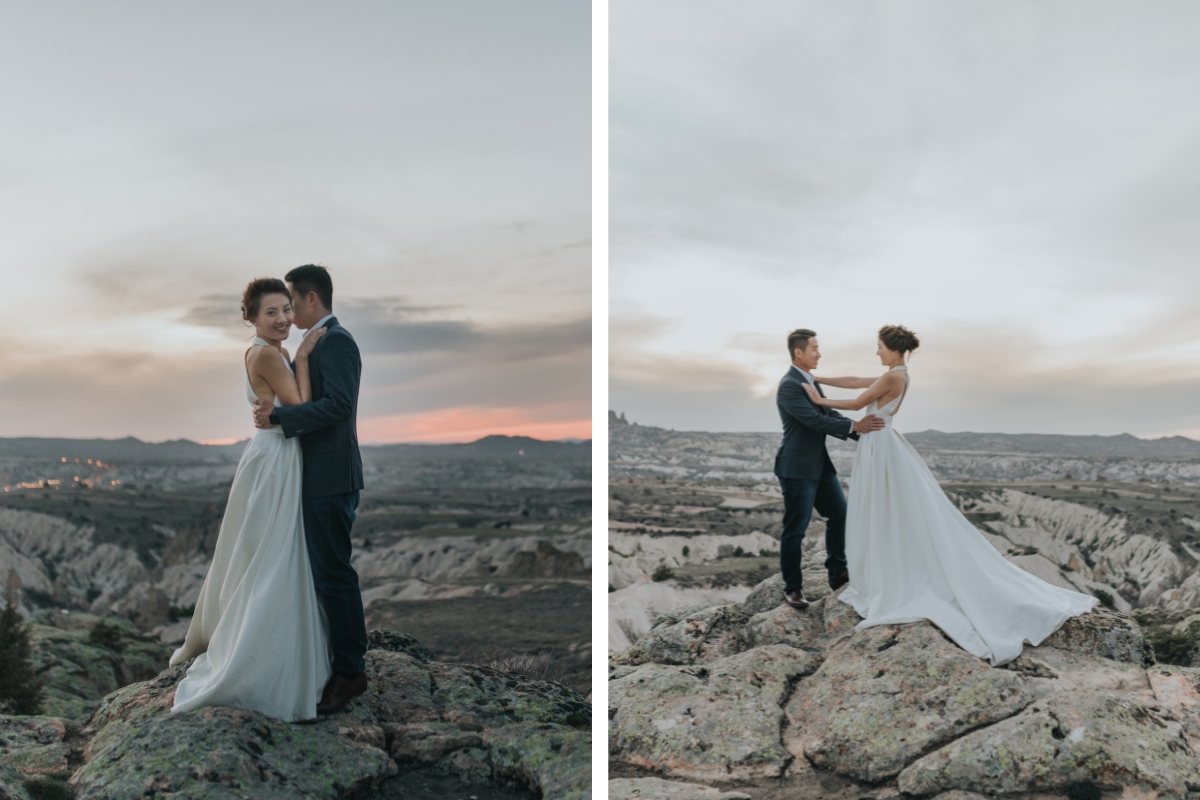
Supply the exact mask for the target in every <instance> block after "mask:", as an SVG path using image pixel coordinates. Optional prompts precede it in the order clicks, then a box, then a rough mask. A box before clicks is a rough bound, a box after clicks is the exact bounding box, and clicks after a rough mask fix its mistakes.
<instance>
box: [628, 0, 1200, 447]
mask: <svg viewBox="0 0 1200 800" xmlns="http://www.w3.org/2000/svg"><path fill="white" fill-rule="evenodd" d="M1197 23H1200V8H1197V7H1196V6H1194V5H1191V4H1187V3H1182V2H1164V3H1161V4H1159V5H1157V6H1156V7H1155V13H1154V14H1144V13H1138V12H1136V11H1135V10H1133V9H1131V8H1129V7H1127V6H1121V5H1118V4H1111V3H1101V4H1092V5H1088V6H1083V5H1071V4H1067V5H1046V4H1043V3H1036V2H1011V3H1005V4H992V5H989V6H987V7H985V8H972V9H966V8H964V7H963V6H962V5H961V4H956V3H953V2H941V1H940V0H926V1H923V2H917V3H914V4H908V5H906V6H905V7H903V8H900V7H898V6H891V5H887V4H875V5H870V4H868V5H862V4H858V5H855V4H840V5H839V4H829V3H821V2H807V1H805V0H801V1H800V2H792V1H791V0H787V1H783V0H780V1H779V2H761V3H756V4H753V5H749V6H745V5H743V6H732V5H728V4H721V3H713V2H706V1H705V0H701V2H699V3H692V2H674V1H673V0H666V2H662V3H655V4H653V5H651V6H647V5H646V4H639V3H633V2H629V0H622V2H618V3H614V5H613V8H612V11H611V25H612V33H611V38H610V42H611V46H612V55H611V73H612V76H611V79H610V81H611V82H610V91H611V93H612V98H613V99H612V105H611V112H610V113H611V126H610V141H611V146H612V155H611V163H610V166H611V170H612V180H611V189H610V196H611V204H612V212H611V217H610V218H611V225H612V230H611V235H610V241H611V244H610V247H611V262H612V267H611V273H610V302H611V308H612V313H613V315H614V322H613V328H614V338H613V340H612V346H611V348H610V360H611V363H612V367H611V369H612V374H613V376H614V390H613V395H614V400H613V403H614V405H620V406H622V408H620V409H618V410H625V411H627V412H629V415H630V418H632V419H638V420H639V421H641V422H645V423H654V424H664V425H668V426H673V427H682V426H684V425H694V426H697V427H702V428H706V429H711V430H773V429H776V428H777V426H778V421H777V415H776V413H775V409H774V407H773V403H771V402H770V400H769V398H770V396H771V395H772V394H773V384H774V381H775V380H777V377H778V375H780V374H782V372H783V370H784V369H785V368H786V366H787V359H786V356H785V355H784V349H783V337H784V335H785V334H786V332H787V331H788V330H790V329H792V328H795V327H797V326H800V325H805V326H808V327H812V328H814V329H816V330H817V331H818V332H819V333H820V334H821V337H820V338H821V345H822V350H823V351H824V352H825V353H826V359H825V362H824V363H823V369H824V368H826V367H827V368H828V369H832V370H833V371H834V372H845V371H852V372H855V373H857V374H873V373H874V371H877V370H878V369H879V366H878V363H877V362H876V361H875V360H874V358H873V353H874V349H875V342H874V333H875V331H876V330H877V329H878V328H879V326H880V325H882V324H885V323H902V324H905V325H907V326H909V327H911V328H914V329H915V330H917V331H918V333H920V334H921V336H922V340H923V346H922V348H921V350H920V352H919V353H918V354H917V356H916V357H915V360H914V362H913V369H914V380H915V383H914V397H913V398H912V399H911V401H906V405H905V410H904V417H905V420H904V421H903V422H902V423H901V427H902V428H903V427H904V425H914V426H916V427H917V428H920V427H937V428H942V429H958V430H999V431H1013V432H1016V431H1036V432H1047V433H1050V432H1070V433H1117V432H1121V431H1129V432H1132V433H1138V434H1146V435H1150V434H1159V433H1164V432H1170V431H1172V430H1195V429H1196V427H1197V424H1198V422H1200V420H1197V418H1196V416H1195V414H1193V412H1192V411H1191V410H1190V408H1191V407H1190V406H1189V403H1191V402H1192V398H1193V397H1194V396H1195V390H1196V389H1197V388H1200V387H1198V384H1197V368H1196V367H1195V365H1196V364H1200V302H1194V301H1193V300H1191V298H1196V297H1200V272H1197V271H1196V270H1195V269H1194V264H1193V263H1192V262H1193V261H1194V260H1195V259H1194V254H1195V253H1196V252H1197V249H1198V248H1200V228H1197V226H1195V225H1194V224H1193V222H1194V219H1195V217H1196V215H1197V214H1198V213H1200V194H1197V193H1196V192H1195V191H1194V190H1192V189H1189V188H1188V187H1191V186H1194V184H1195V182H1196V179H1197V178H1200V147H1198V146H1197V145H1196V142H1197V141H1200V110H1198V109H1197V107H1196V106H1195V104H1194V103H1190V102H1188V100H1187V98H1189V97H1190V96H1191V94H1192V93H1193V90H1194V85H1195V83H1196V81H1197V79H1200V51H1196V49H1195V48H1194V47H1193V46H1192V45H1191V44H1190V43H1189V41H1188V39H1187V36H1186V35H1184V34H1183V31H1186V30H1190V29H1192V28H1193V27H1194V26H1195V25H1196V24H1197ZM834 365H840V366H837V367H835V366H834ZM826 374H829V373H828V372H827V373H826Z"/></svg>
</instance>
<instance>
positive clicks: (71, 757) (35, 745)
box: [0, 716, 81, 776]
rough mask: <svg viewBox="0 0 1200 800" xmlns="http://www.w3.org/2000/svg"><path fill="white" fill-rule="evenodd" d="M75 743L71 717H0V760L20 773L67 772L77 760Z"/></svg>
mask: <svg viewBox="0 0 1200 800" xmlns="http://www.w3.org/2000/svg"><path fill="white" fill-rule="evenodd" d="M77 744H81V742H80V737H79V730H78V727H77V726H76V725H75V723H74V722H72V721H71V720H66V719H61V718H57V717H6V716H0V762H2V763H4V764H7V765H8V766H10V767H12V768H14V769H16V770H17V771H19V772H20V773H22V774H23V775H64V776H66V775H70V774H71V772H72V770H73V769H74V768H75V766H76V765H77V763H78V762H79V761H80V760H81V754H80V753H79V752H78V750H77V749H76V746H75V745H77Z"/></svg>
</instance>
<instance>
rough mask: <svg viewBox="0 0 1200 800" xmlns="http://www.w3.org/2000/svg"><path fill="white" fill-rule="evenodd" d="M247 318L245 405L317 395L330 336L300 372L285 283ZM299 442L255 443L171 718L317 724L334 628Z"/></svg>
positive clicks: (245, 312) (233, 500)
mask: <svg viewBox="0 0 1200 800" xmlns="http://www.w3.org/2000/svg"><path fill="white" fill-rule="evenodd" d="M242 316H243V318H244V319H246V320H248V321H249V322H251V323H253V324H254V328H255V333H257V336H256V337H255V339H254V343H253V344H252V345H251V346H250V349H249V350H248V351H247V352H246V397H247V399H248V400H249V401H250V403H251V405H253V404H254V402H255V401H256V400H266V401H268V402H271V401H273V402H274V403H275V405H276V406H280V405H288V406H292V405H298V404H300V403H304V402H307V401H308V400H309V398H310V396H311V393H312V392H311V386H310V383H309V374H308V356H309V353H311V352H312V349H313V347H314V346H315V345H316V343H317V340H318V339H320V338H321V335H322V334H323V333H324V329H322V328H318V329H317V330H315V331H313V332H312V333H310V334H309V335H308V336H307V337H306V338H305V339H304V341H303V342H302V343H301V344H300V347H299V348H297V350H296V364H295V374H293V373H292V368H291V365H290V364H289V361H288V354H287V351H286V350H284V349H283V341H284V340H285V339H287V336H288V333H289V331H290V330H291V327H292V298H291V295H290V294H289V293H288V288H287V284H285V283H284V282H283V281H281V280H278V279H276V278H259V279H258V280H255V281H252V282H251V283H250V285H249V286H247V287H246V292H245V294H244V295H243V298H242ZM300 477H301V461H300V440H299V439H297V438H293V439H285V438H284V436H283V432H282V430H281V429H280V428H279V427H274V428H268V429H263V430H259V431H258V432H257V433H255V435H254V438H253V439H251V440H250V442H249V443H248V444H247V445H246V449H245V451H243V453H242V459H241V461H240V462H239V463H238V467H237V472H236V474H235V475H234V478H233V486H232V487H230V490H229V503H228V505H227V506H226V508H225V517H224V519H223V520H222V521H221V530H220V533H219V534H218V536H217V544H216V547H215V548H214V551H213V560H212V566H211V567H210V568H209V571H208V576H207V577H206V578H205V580H204V586H203V587H201V589H200V597H199V599H197V600H196V611H195V614H194V615H193V616H192V622H191V625H190V626H189V628H188V632H187V638H186V639H185V640H184V643H183V646H182V647H180V648H179V649H178V650H176V651H175V653H174V655H172V656H171V664H172V665H175V664H182V663H183V662H185V661H187V660H188V659H190V658H192V657H195V659H196V660H195V661H194V662H193V663H192V665H191V667H190V668H189V669H188V671H187V675H186V676H185V677H184V679H183V680H182V681H181V682H180V683H179V686H178V687H177V688H176V690H175V701H174V706H173V708H172V709H171V710H172V711H187V710H189V709H193V708H197V707H200V706H231V707H234V708H249V709H254V710H256V711H261V712H262V713H264V714H267V715H269V716H272V717H276V718H278V719H282V720H286V721H288V722H295V721H297V720H308V719H314V718H316V716H317V701H318V700H319V699H320V697H321V690H322V688H323V687H324V686H325V683H326V681H328V680H329V677H330V675H331V674H332V664H331V661H330V653H329V623H328V621H327V620H326V618H325V611H324V609H323V608H322V607H321V605H320V604H319V603H318V601H317V593H316V589H315V588H314V586H313V578H312V573H311V572H310V571H309V565H308V550H307V549H306V547H305V543H304V526H303V518H302V516H301V506H300V499H301V498H300V489H301V481H300Z"/></svg>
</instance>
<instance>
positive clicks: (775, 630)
mask: <svg viewBox="0 0 1200 800" xmlns="http://www.w3.org/2000/svg"><path fill="white" fill-rule="evenodd" d="M821 610H822V609H820V608H815V609H814V608H813V607H811V606H810V607H809V608H806V609H804V610H803V611H799V610H797V609H794V608H792V607H791V606H787V605H783V606H779V607H777V608H774V609H772V610H770V611H764V612H762V613H761V614H755V615H754V616H753V617H751V618H750V619H749V620H748V621H747V622H746V624H745V625H743V626H741V628H740V629H739V630H738V631H737V632H736V634H735V636H733V637H731V639H732V640H733V641H734V642H736V650H737V651H741V650H750V649H752V648H755V647H763V646H765V645H769V644H786V645H788V646H790V647H797V648H800V649H801V650H807V651H809V652H816V651H819V650H820V649H821V640H822V639H823V638H824V634H825V625H824V620H823V619H822V617H821Z"/></svg>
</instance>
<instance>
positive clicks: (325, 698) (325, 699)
mask: <svg viewBox="0 0 1200 800" xmlns="http://www.w3.org/2000/svg"><path fill="white" fill-rule="evenodd" d="M336 677H337V673H336V672H335V673H333V674H332V675H330V676H329V680H327V681H325V688H324V689H322V690H321V699H320V700H318V701H317V707H318V708H320V707H321V706H323V705H326V704H328V703H329V687H330V686H333V679H334V678H336Z"/></svg>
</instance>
